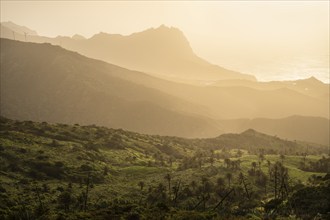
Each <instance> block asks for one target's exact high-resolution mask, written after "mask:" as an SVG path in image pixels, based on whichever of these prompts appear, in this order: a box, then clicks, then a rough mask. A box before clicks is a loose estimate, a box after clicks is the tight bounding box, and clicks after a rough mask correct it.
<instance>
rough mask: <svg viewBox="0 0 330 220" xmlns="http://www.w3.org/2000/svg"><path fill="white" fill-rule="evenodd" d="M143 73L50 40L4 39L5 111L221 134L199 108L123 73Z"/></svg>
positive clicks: (19, 116) (145, 129)
mask: <svg viewBox="0 0 330 220" xmlns="http://www.w3.org/2000/svg"><path fill="white" fill-rule="evenodd" d="M121 74H122V75H139V74H140V75H141V76H143V74H142V73H138V72H133V71H129V70H126V69H123V68H120V67H117V66H114V65H110V64H107V63H104V62H101V61H97V60H93V59H89V58H86V57H83V56H81V55H79V54H77V53H75V52H70V51H66V50H64V49H62V48H60V47H57V46H51V45H49V44H34V43H23V42H18V41H11V40H6V39H1V115H3V116H6V117H10V118H16V119H22V120H23V119H24V120H34V121H49V122H63V123H81V124H98V125H105V126H109V127H114V128H124V129H129V130H133V131H138V132H146V133H150V134H163V135H179V136H188V137H194V136H195V137H199V136H214V135H216V134H218V132H217V130H218V129H217V127H216V126H215V123H212V122H210V121H209V120H207V119H205V118H203V117H198V116H195V114H193V113H191V111H190V113H187V112H186V110H189V109H198V108H199V106H197V105H194V104H191V103H188V102H186V101H184V100H180V99H178V98H175V97H173V96H170V95H167V94H165V93H163V92H161V91H158V90H155V89H152V88H147V87H145V86H143V85H139V84H136V83H133V82H132V81H128V80H125V79H123V78H120V77H118V75H121Z"/></svg>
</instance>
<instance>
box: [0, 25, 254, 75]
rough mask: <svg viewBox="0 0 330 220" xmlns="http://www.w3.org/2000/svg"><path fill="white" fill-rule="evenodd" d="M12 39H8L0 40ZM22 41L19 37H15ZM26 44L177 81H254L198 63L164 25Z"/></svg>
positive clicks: (173, 30)
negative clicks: (44, 45) (54, 47)
mask: <svg viewBox="0 0 330 220" xmlns="http://www.w3.org/2000/svg"><path fill="white" fill-rule="evenodd" d="M1 37H3V38H9V39H13V37H12V36H10V35H6V36H3V35H2V36H1ZM17 39H20V40H22V37H17V38H16V40H17ZM28 41H30V42H37V43H44V42H48V43H52V44H55V45H60V46H61V47H63V48H66V49H69V50H73V51H77V52H79V53H81V54H83V55H85V56H88V57H91V58H96V59H100V60H103V61H106V62H109V63H113V64H116V65H119V66H122V67H125V68H129V69H133V70H138V71H142V72H146V73H151V74H157V75H163V76H165V77H173V78H178V79H197V80H200V79H202V80H223V79H247V80H253V81H254V80H255V77H254V76H252V75H246V74H241V73H238V72H235V71H231V70H227V69H225V68H222V67H219V66H217V65H213V64H210V63H209V62H207V61H205V60H203V59H201V58H200V57H198V56H197V55H195V53H194V52H193V50H192V48H191V47H190V45H189V42H188V40H187V39H186V37H185V36H184V34H183V33H182V32H181V31H180V30H179V29H177V28H169V27H166V26H164V25H162V26H160V27H158V28H156V29H154V28H150V29H148V30H145V31H142V32H139V33H134V34H131V35H129V36H122V35H119V34H106V33H102V32H101V33H99V34H96V35H94V36H93V37H91V38H90V39H86V40H84V39H83V38H81V37H79V38H77V37H73V38H70V37H61V36H59V37H56V38H47V37H39V36H34V37H29V39H28Z"/></svg>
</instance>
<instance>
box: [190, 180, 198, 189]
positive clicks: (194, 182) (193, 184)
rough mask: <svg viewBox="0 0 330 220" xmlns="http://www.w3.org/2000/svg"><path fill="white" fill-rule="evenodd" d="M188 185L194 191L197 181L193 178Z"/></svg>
mask: <svg viewBox="0 0 330 220" xmlns="http://www.w3.org/2000/svg"><path fill="white" fill-rule="evenodd" d="M190 186H191V187H192V189H193V191H194V192H196V187H197V183H196V181H195V180H193V181H191V183H190Z"/></svg>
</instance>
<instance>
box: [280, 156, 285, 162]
mask: <svg viewBox="0 0 330 220" xmlns="http://www.w3.org/2000/svg"><path fill="white" fill-rule="evenodd" d="M280 159H281V161H282V163H283V162H284V159H285V156H284V154H281V155H280Z"/></svg>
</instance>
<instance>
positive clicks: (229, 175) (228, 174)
mask: <svg viewBox="0 0 330 220" xmlns="http://www.w3.org/2000/svg"><path fill="white" fill-rule="evenodd" d="M226 178H227V180H228V188H230V181H231V178H232V174H231V173H227V174H226Z"/></svg>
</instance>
